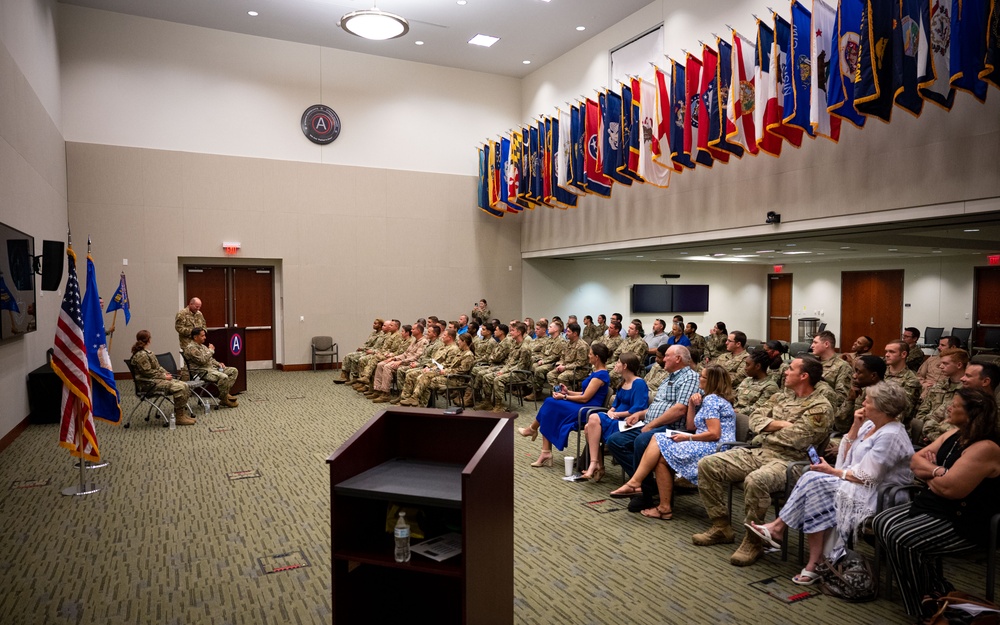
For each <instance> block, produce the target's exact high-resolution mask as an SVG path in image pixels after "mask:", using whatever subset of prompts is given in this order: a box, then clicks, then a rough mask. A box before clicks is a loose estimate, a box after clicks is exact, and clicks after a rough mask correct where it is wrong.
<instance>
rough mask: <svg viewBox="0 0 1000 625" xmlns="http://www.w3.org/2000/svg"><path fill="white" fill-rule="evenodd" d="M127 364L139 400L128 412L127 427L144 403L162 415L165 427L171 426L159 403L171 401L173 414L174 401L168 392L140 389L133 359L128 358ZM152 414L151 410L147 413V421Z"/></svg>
mask: <svg viewBox="0 0 1000 625" xmlns="http://www.w3.org/2000/svg"><path fill="white" fill-rule="evenodd" d="M125 366H126V367H128V372H129V374H131V375H132V387H133V389H134V390H135V396H136V398H137V399H138V400H139V403H138V404H136V405H135V406H133V407H132V410H130V411H129V413H128V419H127V420H126V421H125V428H126V429H128V428H129V426H131V425H132V415H133V414H135V411H136V410H138V409H139V407H140V406H142V405H143V404H149V405H150V406H152V407H153V409H154V410H156V412H157V414H159V415H160V418H161V419H163V427H169V426H170V421H169V419H168V418H167V414H166V413H165V412H164V411H163V409H162V408H161V407H160V405H159V403H157V402H159V401H161V400H164V401H168V402H170V413H171V414H173V411H174V409H173V402H172V401H170V397H169V396H168V395H167V394H166V393H163V392H161V391H157V390H155V389H149V390H148V391H144V390H142V389H140V387H139V380H138V379H136V377H135V369H134V368H133V367H132V361H131V360H126V361H125ZM152 416H153V415H152V413H151V412H147V413H146V421H149V419H150V417H152Z"/></svg>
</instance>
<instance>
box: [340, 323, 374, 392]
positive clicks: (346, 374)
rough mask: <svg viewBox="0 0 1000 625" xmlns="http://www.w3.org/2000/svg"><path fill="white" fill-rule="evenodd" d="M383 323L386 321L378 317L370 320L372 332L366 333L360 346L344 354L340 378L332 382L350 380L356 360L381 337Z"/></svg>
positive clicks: (355, 366)
mask: <svg viewBox="0 0 1000 625" xmlns="http://www.w3.org/2000/svg"><path fill="white" fill-rule="evenodd" d="M385 324H386V322H385V321H383V320H381V319H379V318H376V319H375V321H373V322H372V333H371V334H369V335H368V338H367V339H366V340H365V342H364V344H363V345H362V346H361V347H359V348H357V349H356V350H354V351H353V352H351V353H350V354H347V355H346V356H344V362H343V364H341V366H340V379H339V380H334V382H336V383H338V384H343V383H344V382H349V381H350V380H351V375H352V374H353V373H354V372H355V371H357V367H358V361H359V360H360V359H361V357H362V356H364V355H365V354H367V353H368V350H370V349H372V348H374V347H375V345H376V344H377V343H378V341H379V338H380V337H382V335H383V331H384V328H385Z"/></svg>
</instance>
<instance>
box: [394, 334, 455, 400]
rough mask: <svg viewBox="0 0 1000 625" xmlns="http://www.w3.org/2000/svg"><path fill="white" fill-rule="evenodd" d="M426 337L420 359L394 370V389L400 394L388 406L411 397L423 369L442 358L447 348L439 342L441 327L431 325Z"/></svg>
mask: <svg viewBox="0 0 1000 625" xmlns="http://www.w3.org/2000/svg"><path fill="white" fill-rule="evenodd" d="M446 332H447V331H446ZM456 336H457V335H456ZM427 337H428V339H429V342H428V343H427V347H425V348H424V351H423V353H421V354H420V357H419V358H417V360H416V361H415V362H411V363H409V364H407V365H402V366H400V367H399V369H397V370H396V388H398V389H399V393H400V394H399V395H397V396H396V397H393V398H392V399H391V400H390V401H389V403H390V404H393V405H397V404H399V401H400V399H402V398H403V397H404V396H405V397H409V396H410V395H412V394H413V387H414V386H416V385H417V379H418V378H419V377H420V374H421V373H423V371H424V368H425V367H432V366H434V361H435V360H437V361H438V362H440V359H439V357H442V356H443V354H444V350H445V349H446V348H447V347H448V346H447V345H445V344H444V341H442V340H441V326H439V325H432V326H430V327H428V328H427Z"/></svg>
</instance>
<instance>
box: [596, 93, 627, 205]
mask: <svg viewBox="0 0 1000 625" xmlns="http://www.w3.org/2000/svg"><path fill="white" fill-rule="evenodd" d="M598 102H599V104H600V105H601V116H602V123H601V127H602V128H603V133H602V137H601V145H600V150H601V167H602V171H604V175H605V176H607V177H608V178H610V179H612V180H614V181H615V182H617V183H619V184H623V185H626V186H628V185H631V184H632V178H630V177H628V176H626V175H625V174H622V173H620V172H619V171H618V167H619V166H620V165H621V163H622V160H623V158H622V151H623V148H624V142H623V141H622V97H621V96H620V95H618V94H617V93H615V92H614V91H611V90H610V89H609V90H608V91H605V92H604V93H601V94H600V95H599V96H598Z"/></svg>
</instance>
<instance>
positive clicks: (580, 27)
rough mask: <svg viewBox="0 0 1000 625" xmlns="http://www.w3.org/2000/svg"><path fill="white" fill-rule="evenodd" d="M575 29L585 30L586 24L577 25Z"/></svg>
mask: <svg viewBox="0 0 1000 625" xmlns="http://www.w3.org/2000/svg"><path fill="white" fill-rule="evenodd" d="M576 29H577V30H580V31H583V30H587V27H586V26H577V27H576Z"/></svg>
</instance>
